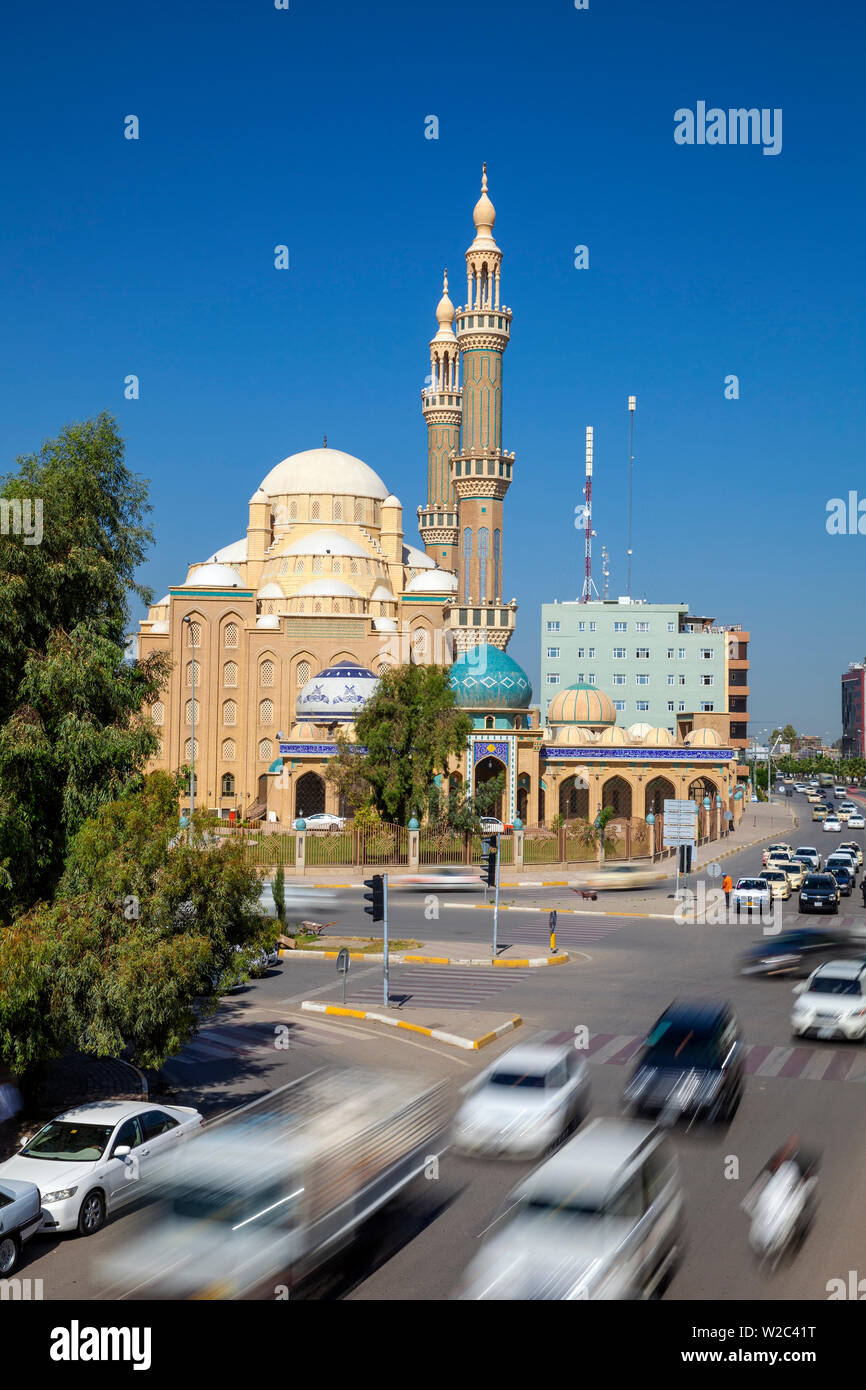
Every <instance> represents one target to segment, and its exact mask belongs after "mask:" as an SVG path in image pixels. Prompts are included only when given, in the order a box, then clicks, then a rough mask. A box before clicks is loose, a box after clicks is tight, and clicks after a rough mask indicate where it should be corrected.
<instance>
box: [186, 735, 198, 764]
mask: <svg viewBox="0 0 866 1390" xmlns="http://www.w3.org/2000/svg"><path fill="white" fill-rule="evenodd" d="M183 756H184V758H185V760H186V762H188V763H190V762H192V760H193V758H197V757H198V739H196V741H195V744H194V745H193V741H192V739H191V738H188V739H187V741H186V743H185V744H184V745H183Z"/></svg>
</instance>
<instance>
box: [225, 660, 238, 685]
mask: <svg viewBox="0 0 866 1390" xmlns="http://www.w3.org/2000/svg"><path fill="white" fill-rule="evenodd" d="M237 683H238V666H237V662H236V661H227V662H226V664H225V666H224V667H223V685H224V686H225V687H226V688H227V689H229V690H234V689H235V688H236V686H237Z"/></svg>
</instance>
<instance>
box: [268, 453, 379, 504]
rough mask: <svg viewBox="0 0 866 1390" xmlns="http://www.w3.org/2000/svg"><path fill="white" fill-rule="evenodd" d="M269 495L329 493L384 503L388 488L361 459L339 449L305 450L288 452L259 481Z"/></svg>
mask: <svg viewBox="0 0 866 1390" xmlns="http://www.w3.org/2000/svg"><path fill="white" fill-rule="evenodd" d="M261 491H262V492H265V493H267V495H268V497H284V496H287V495H289V494H292V493H307V494H309V493H331V494H333V495H336V496H338V497H375V498H377V499H378V501H380V502H383V501H384V500H385V498H386V497H387V496H388V489H387V488H386V486H385V484H384V483H383V482H382V479H381V478H380V477H379V476H378V474H377V473H374V472H373V470H372V468H370V467H369V465H368V464H366V463H364V462H363V460H362V459H356V458H355V457H354V455H353V454H344V453H343V451H342V449H305V450H304V451H303V453H300V454H290V455H289V457H288V458H286V459H283V461H282V463H278V464H277V465H276V466H275V467H274V468H272V469H271V471H270V473H268V475H267V477H265V478H263V479H262V481H261Z"/></svg>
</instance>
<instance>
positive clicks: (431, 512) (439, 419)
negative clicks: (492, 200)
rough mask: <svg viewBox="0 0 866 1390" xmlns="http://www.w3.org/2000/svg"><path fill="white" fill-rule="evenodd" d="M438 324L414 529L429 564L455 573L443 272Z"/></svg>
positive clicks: (453, 365) (451, 349)
mask: <svg viewBox="0 0 866 1390" xmlns="http://www.w3.org/2000/svg"><path fill="white" fill-rule="evenodd" d="M436 320H437V322H438V324H439V328H438V331H437V332H436V335H435V337H433V338H431V339H430V385H429V386H425V388H424V390H423V391H422V392H421V408H422V411H423V413H424V419H425V420H426V421H427V505H426V507H419V508H418V530H419V531H420V532H421V536H422V538H423V541H424V548H425V550H426V551H427V554H428V555H429V556H430V558H431V560H435V561H436V564H437V565H438V566H439V568H440V569H444V570H453V569H456V568H457V496H456V494H455V492H454V488H453V486H452V483H451V455H452V454H455V453H456V452H457V450H458V448H459V447H460V414H461V395H462V392H461V390H460V353H459V350H458V346H457V338H456V335H455V333H454V305H453V304H452V303H451V300H450V299H449V298H448V272H447V270H446V272H445V275H444V277H443V285H442V298H441V299H440V300H439V304H438V306H437V309H436Z"/></svg>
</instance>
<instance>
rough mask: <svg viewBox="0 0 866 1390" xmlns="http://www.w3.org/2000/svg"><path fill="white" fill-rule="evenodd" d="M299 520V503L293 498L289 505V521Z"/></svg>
mask: <svg viewBox="0 0 866 1390" xmlns="http://www.w3.org/2000/svg"><path fill="white" fill-rule="evenodd" d="M297 519H298V504H297V502H296V501H295V499H294V498H292V500H291V502H290V503H289V521H297Z"/></svg>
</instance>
